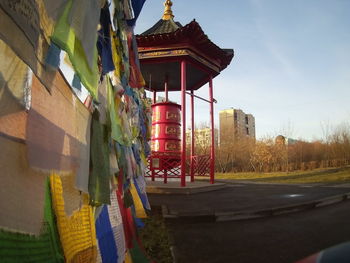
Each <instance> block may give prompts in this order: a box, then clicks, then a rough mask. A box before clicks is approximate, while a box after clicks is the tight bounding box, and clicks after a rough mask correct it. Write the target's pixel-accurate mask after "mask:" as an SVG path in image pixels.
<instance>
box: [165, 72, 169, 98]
mask: <svg viewBox="0 0 350 263" xmlns="http://www.w3.org/2000/svg"><path fill="white" fill-rule="evenodd" d="M168 83H169V81H168V76H166V77H165V82H164V91H165V101H166V102H167V101H168Z"/></svg>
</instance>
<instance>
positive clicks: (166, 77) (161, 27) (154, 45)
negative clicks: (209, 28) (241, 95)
mask: <svg viewBox="0 0 350 263" xmlns="http://www.w3.org/2000/svg"><path fill="white" fill-rule="evenodd" d="M172 5H173V3H172V1H171V0H166V1H165V3H164V7H165V8H164V13H163V16H162V19H160V20H159V21H158V22H157V23H156V24H155V25H153V26H152V27H151V28H150V29H148V30H146V31H145V32H143V33H142V34H140V35H136V41H137V45H138V53H139V60H140V64H141V71H142V74H143V76H144V78H145V81H146V86H145V87H146V88H147V89H149V90H153V91H164V89H165V88H164V83H165V81H166V82H167V87H168V91H179V90H181V86H182V82H181V79H182V77H183V75H185V76H188V77H185V79H186V89H187V90H191V91H193V90H197V89H199V88H200V87H202V86H203V85H205V84H206V83H208V82H209V81H210V79H212V78H214V77H215V76H217V75H219V74H220V72H221V71H222V70H223V69H225V68H226V67H227V66H228V65H229V64H230V62H231V60H232V58H233V55H234V52H233V49H221V48H220V47H218V46H217V45H215V44H214V43H213V42H212V41H211V40H210V39H209V38H208V36H207V35H206V34H204V32H203V30H202V28H201V27H200V25H199V24H198V23H197V21H196V20H193V21H191V22H190V23H188V24H187V25H185V26H182V25H181V24H180V23H179V22H175V21H174V15H173V12H172V10H171V6H172ZM182 62H186V64H185V67H184V69H185V71H182V68H181V67H180V66H181V65H182Z"/></svg>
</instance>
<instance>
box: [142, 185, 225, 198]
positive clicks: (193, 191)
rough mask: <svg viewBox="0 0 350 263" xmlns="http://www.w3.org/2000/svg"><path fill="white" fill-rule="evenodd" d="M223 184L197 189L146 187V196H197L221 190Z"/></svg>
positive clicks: (223, 186) (198, 187)
mask: <svg viewBox="0 0 350 263" xmlns="http://www.w3.org/2000/svg"><path fill="white" fill-rule="evenodd" d="M226 187H227V185H226V184H225V183H215V184H213V185H207V186H197V187H166V186H152V185H147V187H146V192H147V194H185V195H190V194H197V193H203V192H210V191H216V190H220V189H223V188H226Z"/></svg>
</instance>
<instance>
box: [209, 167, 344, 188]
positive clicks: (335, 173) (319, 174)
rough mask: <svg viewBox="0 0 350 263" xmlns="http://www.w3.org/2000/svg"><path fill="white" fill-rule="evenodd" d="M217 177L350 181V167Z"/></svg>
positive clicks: (231, 174)
mask: <svg viewBox="0 0 350 263" xmlns="http://www.w3.org/2000/svg"><path fill="white" fill-rule="evenodd" d="M215 178H216V179H230V180H252V181H261V182H271V183H290V184H301V183H342V182H349V183H350V167H345V168H331V169H317V170H313V171H297V172H290V173H286V172H278V173H225V174H221V173H217V174H215Z"/></svg>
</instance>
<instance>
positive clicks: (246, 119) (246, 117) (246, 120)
mask: <svg viewBox="0 0 350 263" xmlns="http://www.w3.org/2000/svg"><path fill="white" fill-rule="evenodd" d="M245 124H248V116H245Z"/></svg>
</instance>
